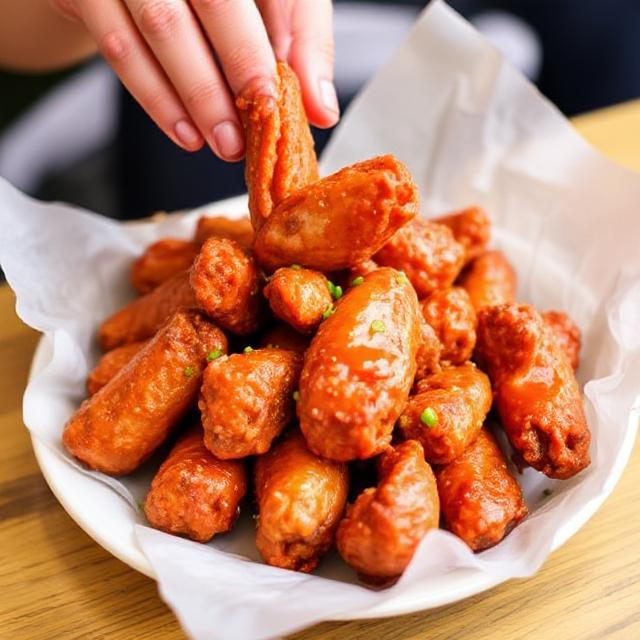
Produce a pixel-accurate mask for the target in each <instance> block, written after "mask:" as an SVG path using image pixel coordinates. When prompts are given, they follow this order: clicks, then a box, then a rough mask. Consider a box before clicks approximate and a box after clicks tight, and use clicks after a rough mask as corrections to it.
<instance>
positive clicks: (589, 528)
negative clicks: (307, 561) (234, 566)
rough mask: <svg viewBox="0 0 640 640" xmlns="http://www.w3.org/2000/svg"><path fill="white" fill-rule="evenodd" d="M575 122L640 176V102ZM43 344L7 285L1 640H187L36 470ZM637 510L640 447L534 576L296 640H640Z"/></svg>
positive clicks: (0, 384) (0, 451) (2, 367)
mask: <svg viewBox="0 0 640 640" xmlns="http://www.w3.org/2000/svg"><path fill="white" fill-rule="evenodd" d="M575 124H576V126H577V127H578V128H579V129H580V131H581V132H582V133H583V134H584V135H585V136H586V137H587V138H589V139H590V140H591V141H592V142H593V143H594V144H595V145H596V146H598V147H599V148H600V149H601V150H602V151H603V152H604V153H606V154H608V155H609V156H611V157H612V158H614V159H616V160H617V161H618V162H621V163H623V164H625V165H627V166H629V167H632V168H635V169H637V170H640V101H639V102H636V103H630V104H626V105H622V106H619V107H615V108H612V109H608V110H605V111H600V112H597V113H593V114H589V115H586V116H583V117H580V118H577V119H576V120H575ZM639 204H640V203H639ZM37 339H38V336H37V334H36V333H35V332H34V331H32V330H31V329H29V328H27V327H26V326H24V325H23V324H22V323H21V322H20V321H19V320H18V319H17V317H16V316H15V313H14V299H13V295H12V293H11V291H10V290H9V289H8V288H7V287H6V286H1V287H0V435H1V437H2V447H1V448H0V549H1V550H2V552H1V557H2V562H1V563H0V588H1V589H2V595H1V596H0V638H3V639H4V638H11V639H13V640H23V639H25V640H38V639H40V638H42V639H45V638H46V639H52V638H56V639H57V640H67V639H72V638H78V639H80V638H82V639H83V640H98V639H101V640H116V639H123V640H132V639H136V640H144V639H146V638H149V639H151V638H153V639H154V640H170V639H174V638H184V637H185V636H184V634H183V632H182V631H181V630H180V627H179V626H178V623H177V622H176V619H175V618H174V616H173V615H172V613H171V612H170V611H169V609H168V608H167V607H166V606H165V605H164V604H163V603H162V601H161V600H160V598H159V597H158V595H157V591H156V585H155V583H154V582H153V581H151V580H149V579H148V578H145V577H144V576H142V575H140V574H139V573H136V572H135V571H133V570H132V569H130V568H129V567H128V566H126V565H125V564H123V563H121V562H120V561H118V560H116V559H115V558H113V557H112V556H110V555H109V554H108V553H107V552H106V551H104V550H103V549H102V548H101V547H100V546H98V545H97V544H96V543H95V542H94V541H93V540H92V539H91V538H90V537H89V536H88V535H86V534H85V533H84V532H83V531H82V530H81V529H80V528H79V527H78V526H77V525H76V524H75V523H74V522H73V521H72V520H71V518H70V517H69V516H68V515H67V514H66V513H65V511H64V510H63V509H62V507H61V506H60V505H59V504H58V502H57V501H56V499H55V498H54V497H53V495H52V494H51V492H50V491H49V489H48V487H47V485H46V483H45V481H44V479H43V477H42V476H41V474H40V472H39V470H38V466H37V464H36V461H35V458H34V455H33V452H32V450H31V445H30V440H29V436H28V433H27V430H26V429H25V428H24V426H23V424H22V417H21V400H22V392H23V390H24V386H25V383H26V380H27V372H28V369H29V363H30V361H31V357H32V354H33V350H34V348H35V345H36V341H37ZM639 504H640V447H639V446H638V445H637V444H636V446H635V449H634V452H633V455H632V458H631V460H630V462H629V465H628V467H627V469H626V471H625V473H624V475H623V477H622V480H621V481H620V483H619V485H618V486H617V487H616V489H615V490H614V492H613V494H612V495H611V497H610V498H609V499H608V500H607V502H606V503H605V504H604V506H603V507H602V509H601V510H600V511H599V512H598V513H597V514H596V515H595V516H594V517H593V518H592V520H591V521H590V522H589V523H588V524H587V525H586V526H585V527H584V528H583V529H582V530H581V531H580V532H579V533H578V534H577V535H576V536H575V537H574V538H572V539H571V540H570V541H569V542H568V543H567V544H566V545H565V546H564V547H563V548H562V549H560V550H559V551H557V552H555V553H554V554H553V555H552V556H551V558H550V559H549V560H548V561H547V563H546V564H545V566H544V567H543V568H542V570H541V571H540V572H539V573H538V574H537V575H536V576H535V577H533V578H530V579H527V580H520V581H511V582H508V583H506V584H504V585H502V586H499V587H497V588H495V589H493V590H491V591H489V592H486V593H484V594H480V595H478V596H475V597H472V598H469V599H468V600H465V601H463V602H460V603H458V604H455V605H450V606H447V607H442V608H440V609H437V610H434V611H430V612H424V613H417V614H413V615H408V616H403V617H399V618H388V619H382V620H371V621H366V622H350V623H337V622H335V623H325V624H321V625H318V626H316V627H313V628H311V629H308V630H306V631H303V632H301V633H299V634H297V635H296V636H294V637H295V638H296V640H330V639H336V638H341V639H342V638H345V639H349V640H356V639H357V640H370V639H376V640H384V639H394V640H400V639H403V640H408V639H411V638H429V640H445V639H446V640H454V639H458V638H460V639H464V640H484V639H487V640H489V639H490V640H496V639H498V640H521V639H522V640H524V639H525V638H527V639H530V638H548V637H552V638H558V639H559V640H573V639H578V638H579V639H580V640H601V639H603V638H607V639H609V638H620V639H624V640H632V639H637V638H640V508H639V507H638V505H639ZM283 615H286V614H285V613H284V612H283ZM238 640H242V639H238Z"/></svg>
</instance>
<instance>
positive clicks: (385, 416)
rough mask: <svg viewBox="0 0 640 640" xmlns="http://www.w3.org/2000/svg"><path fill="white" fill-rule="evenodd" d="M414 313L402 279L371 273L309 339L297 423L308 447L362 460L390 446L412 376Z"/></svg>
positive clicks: (416, 336)
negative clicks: (310, 339)
mask: <svg viewBox="0 0 640 640" xmlns="http://www.w3.org/2000/svg"><path fill="white" fill-rule="evenodd" d="M420 342H421V331H420V310H419V308H418V301H417V298H416V294H415V291H414V290H413V288H412V287H411V285H410V284H409V282H408V281H407V279H406V277H404V276H403V275H402V274H400V273H398V272H397V271H394V270H393V269H388V268H386V269H378V270H377V271H374V272H373V273H370V274H368V275H366V276H365V277H364V281H363V282H362V284H359V285H358V286H356V287H353V288H351V289H349V290H348V291H347V293H346V294H345V295H344V297H343V298H341V299H340V301H339V302H338V304H337V305H336V311H335V313H334V314H333V315H332V316H330V317H329V318H328V319H327V320H325V321H324V322H323V323H322V324H321V325H320V328H319V329H318V332H317V333H316V335H315V336H314V338H313V340H312V341H311V346H310V347H309V349H308V350H307V352H306V354H305V359H304V367H303V369H302V374H301V377H300V399H299V402H298V417H299V419H300V427H301V429H302V433H303V434H304V436H305V438H306V440H307V442H308V444H309V447H310V449H311V450H312V451H313V452H314V453H317V454H318V455H321V456H325V457H327V458H332V459H334V460H341V461H347V460H354V459H358V458H369V457H371V456H374V455H376V454H377V453H379V452H380V451H381V450H382V449H383V448H384V447H385V446H386V445H387V444H388V443H389V441H390V440H391V432H392V430H393V425H394V423H395V421H396V419H397V418H398V416H399V415H400V412H401V411H402V408H403V407H404V405H405V403H406V401H407V397H408V395H409V390H410V388H411V384H412V382H413V378H414V375H415V372H416V353H417V351H418V346H419V345H420Z"/></svg>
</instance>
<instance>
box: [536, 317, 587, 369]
mask: <svg viewBox="0 0 640 640" xmlns="http://www.w3.org/2000/svg"><path fill="white" fill-rule="evenodd" d="M542 317H543V319H544V321H545V322H546V323H547V326H548V327H549V328H550V329H551V333H552V334H553V337H554V339H555V341H556V342H557V343H558V346H559V347H560V348H561V349H562V351H564V354H565V355H566V356H567V358H568V359H569V362H570V363H571V368H572V369H573V370H574V371H576V369H577V368H578V366H579V365H580V348H581V346H582V338H581V335H580V328H579V327H578V325H577V324H576V323H575V322H574V321H573V320H572V319H571V318H570V317H569V316H568V315H567V314H566V313H564V312H563V311H543V312H542Z"/></svg>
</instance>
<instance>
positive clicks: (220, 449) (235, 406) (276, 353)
mask: <svg viewBox="0 0 640 640" xmlns="http://www.w3.org/2000/svg"><path fill="white" fill-rule="evenodd" d="M301 366H302V357H301V356H300V355H299V354H298V353H295V352H294V351H285V350H284V349H257V350H253V351H251V352H249V353H242V354H234V355H231V356H228V357H227V356H223V357H220V358H217V359H215V360H213V361H212V362H211V363H210V364H209V366H207V369H206V371H205V372H204V379H203V381H202V389H201V392H200V401H199V402H198V407H199V408H200V411H201V412H202V424H203V426H204V443H205V445H206V447H207V449H209V451H211V453H212V454H213V455H215V456H216V457H218V458H221V459H223V460H226V459H230V458H244V457H246V456H252V455H257V454H261V453H265V452H267V451H268V450H269V448H270V447H271V442H272V441H273V439H274V438H276V437H277V436H278V435H280V432H281V431H282V430H283V429H284V428H285V427H286V426H287V424H289V422H290V421H291V418H292V416H293V411H294V400H293V392H294V390H295V389H296V386H297V383H298V377H299V375H300V368H301Z"/></svg>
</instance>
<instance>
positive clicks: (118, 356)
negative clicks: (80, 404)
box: [87, 340, 147, 396]
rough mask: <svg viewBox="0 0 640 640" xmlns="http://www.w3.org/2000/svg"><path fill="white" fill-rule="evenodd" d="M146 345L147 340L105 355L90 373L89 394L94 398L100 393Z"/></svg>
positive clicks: (130, 344) (127, 345)
mask: <svg viewBox="0 0 640 640" xmlns="http://www.w3.org/2000/svg"><path fill="white" fill-rule="evenodd" d="M145 344H147V341H146V340H143V341H142V342H131V343H129V344H124V345H122V346H121V347H117V348H115V349H113V350H112V351H108V352H107V353H105V354H104V355H103V356H102V357H101V358H100V360H98V364H97V365H96V366H95V367H94V368H93V370H92V371H91V373H89V376H88V378H87V394H88V395H90V396H92V395H94V394H95V393H97V392H98V391H100V389H102V387H104V385H105V384H107V382H109V380H111V378H113V377H114V376H115V375H116V373H118V371H120V369H122V368H123V367H124V366H125V365H127V364H129V362H130V361H131V360H132V359H133V356H135V355H136V354H137V353H138V351H140V349H142V347H144V345H145Z"/></svg>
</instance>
